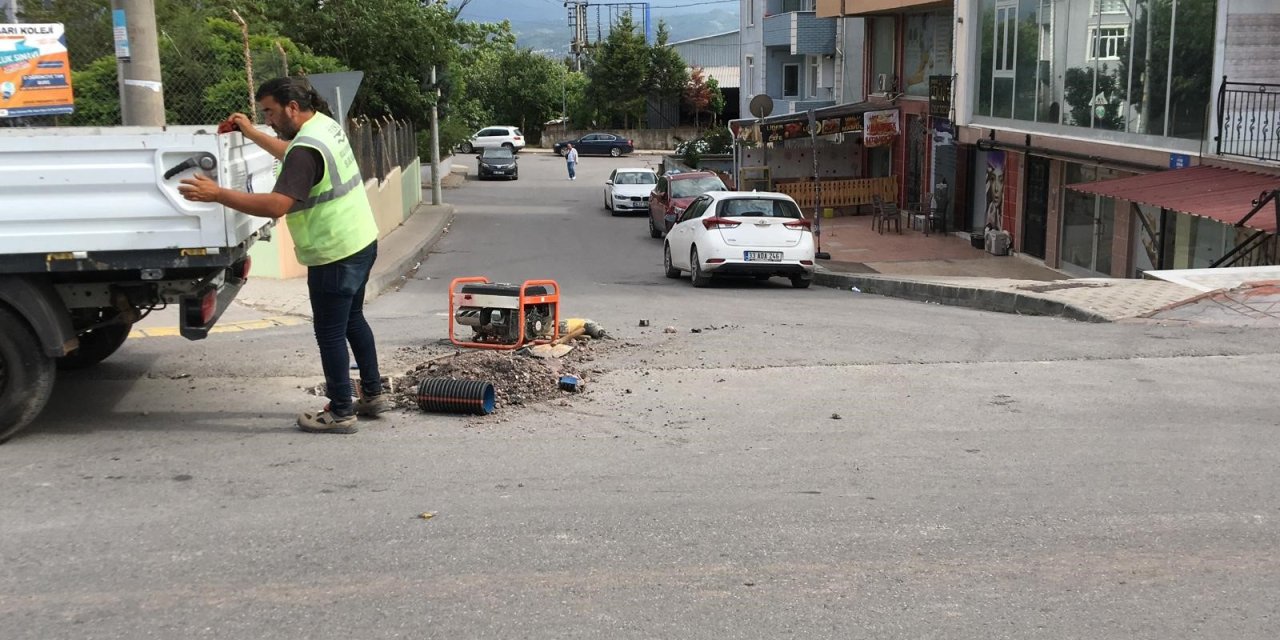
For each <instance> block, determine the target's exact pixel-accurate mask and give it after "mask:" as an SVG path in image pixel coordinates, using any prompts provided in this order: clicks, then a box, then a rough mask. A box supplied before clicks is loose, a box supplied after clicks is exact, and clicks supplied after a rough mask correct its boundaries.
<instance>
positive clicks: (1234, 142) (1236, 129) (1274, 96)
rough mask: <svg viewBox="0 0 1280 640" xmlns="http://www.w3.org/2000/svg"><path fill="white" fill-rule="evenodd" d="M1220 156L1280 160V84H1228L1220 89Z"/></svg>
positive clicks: (1225, 81)
mask: <svg viewBox="0 0 1280 640" xmlns="http://www.w3.org/2000/svg"><path fill="white" fill-rule="evenodd" d="M1215 140H1216V141H1217V143H1218V155H1224V156H1240V157H1243V158H1252V159H1254V160H1280V84H1267V83H1262V82H1228V81H1227V79H1226V77H1225V76H1224V77H1223V78H1222V86H1221V87H1219V88H1218V136H1217V138H1215Z"/></svg>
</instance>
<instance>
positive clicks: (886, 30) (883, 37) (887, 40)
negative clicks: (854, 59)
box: [867, 16, 898, 93]
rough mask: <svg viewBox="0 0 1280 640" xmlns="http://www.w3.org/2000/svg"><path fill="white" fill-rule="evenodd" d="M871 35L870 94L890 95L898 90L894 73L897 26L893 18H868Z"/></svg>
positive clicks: (868, 28)
mask: <svg viewBox="0 0 1280 640" xmlns="http://www.w3.org/2000/svg"><path fill="white" fill-rule="evenodd" d="M867 22H868V23H869V24H868V26H867V30H868V31H870V33H871V77H870V78H869V82H870V84H871V87H870V88H869V89H868V91H867V92H868V93H889V92H891V91H895V90H896V89H897V84H898V83H897V79H896V75H895V73H896V72H895V71H894V45H893V43H894V37H895V34H896V32H897V24H896V22H895V20H894V18H893V17H889V16H884V17H876V18H867Z"/></svg>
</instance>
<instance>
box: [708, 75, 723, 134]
mask: <svg viewBox="0 0 1280 640" xmlns="http://www.w3.org/2000/svg"><path fill="white" fill-rule="evenodd" d="M707 94H708V96H709V98H710V99H709V100H708V102H707V111H710V112H711V125H712V126H715V125H716V123H718V122H719V121H720V114H721V113H723V112H724V91H722V90H721V89H720V82H719V81H718V80H716V79H715V78H710V77H709V78H707Z"/></svg>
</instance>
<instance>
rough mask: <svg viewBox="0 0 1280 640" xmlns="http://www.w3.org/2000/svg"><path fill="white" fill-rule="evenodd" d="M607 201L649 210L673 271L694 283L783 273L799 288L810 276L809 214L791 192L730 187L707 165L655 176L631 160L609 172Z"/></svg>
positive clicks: (616, 208) (616, 210)
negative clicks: (706, 168)
mask: <svg viewBox="0 0 1280 640" xmlns="http://www.w3.org/2000/svg"><path fill="white" fill-rule="evenodd" d="M604 206H605V209H608V210H609V211H610V212H611V213H612V214H613V215H615V216H616V215H619V214H621V213H624V212H627V211H645V212H646V213H647V216H646V217H647V218H648V221H649V235H650V236H652V237H654V238H661V239H662V244H663V247H662V249H663V251H662V256H663V257H662V266H663V271H664V273H665V274H666V276H667V277H668V278H679V277H681V276H682V275H683V274H684V273H686V272H687V273H689V275H690V280H691V281H692V283H693V286H695V287H705V286H707V285H709V284H710V283H711V279H712V278H713V277H715V276H719V275H726V276H751V277H755V278H756V279H759V280H768V279H769V278H772V277H775V276H776V277H783V278H787V279H789V280H791V285H792V286H793V287H796V288H798V289H803V288H806V287H808V286H809V285H810V283H812V282H813V271H814V257H815V256H814V252H815V248H814V239H813V233H812V231H811V228H810V221H809V220H808V219H806V218H805V217H804V213H803V212H802V211H801V210H800V207H799V205H797V204H796V202H795V200H792V199H791V197H790V196H788V195H786V194H782V193H761V192H755V191H750V192H748V191H729V190H728V189H727V188H726V187H725V185H724V182H722V181H721V180H720V178H719V177H718V176H716V174H714V173H711V172H709V171H691V172H685V173H675V172H672V173H667V174H664V175H662V176H658V175H657V174H656V173H654V171H652V170H651V169H643V168H629V167H628V168H620V169H614V170H613V172H612V173H611V174H609V179H608V180H607V181H605V186H604Z"/></svg>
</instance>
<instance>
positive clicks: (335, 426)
mask: <svg viewBox="0 0 1280 640" xmlns="http://www.w3.org/2000/svg"><path fill="white" fill-rule="evenodd" d="M298 428H299V429H301V430H303V431H306V432H307V433H344V434H350V433H355V432H357V431H359V429H358V428H356V417H355V416H354V415H349V416H335V415H333V413H332V412H330V411H329V408H328V407H325V408H324V410H323V411H320V412H318V413H300V414H298Z"/></svg>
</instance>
